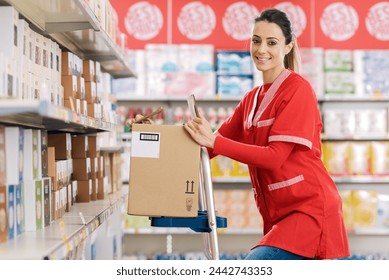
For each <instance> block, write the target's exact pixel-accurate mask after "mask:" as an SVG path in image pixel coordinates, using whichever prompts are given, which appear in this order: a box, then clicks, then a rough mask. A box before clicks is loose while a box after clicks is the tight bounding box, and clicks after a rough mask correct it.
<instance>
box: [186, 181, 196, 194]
mask: <svg viewBox="0 0 389 280" xmlns="http://www.w3.org/2000/svg"><path fill="white" fill-rule="evenodd" d="M189 183H190V184H191V186H190V191H189ZM193 185H194V181H191V182H189V181H186V192H185V193H188V194H194V190H193V189H194V186H193Z"/></svg>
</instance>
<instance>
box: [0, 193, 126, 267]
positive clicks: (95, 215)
mask: <svg viewBox="0 0 389 280" xmlns="http://www.w3.org/2000/svg"><path fill="white" fill-rule="evenodd" d="M126 195H127V193H126V188H123V190H122V191H121V192H117V193H112V194H109V195H108V197H107V198H106V199H104V200H97V201H92V202H89V203H76V204H74V205H73V207H72V208H71V211H70V212H67V213H65V215H64V216H63V217H62V218H60V219H58V220H55V221H54V222H53V223H52V224H51V225H50V226H49V227H45V228H44V229H43V230H39V231H36V232H24V233H23V234H22V235H21V236H20V237H17V238H16V239H14V240H9V241H7V242H5V243H0V252H1V254H0V259H8V260H10V259H11V260H12V259H24V260H34V259H38V260H39V259H41V260H42V259H59V260H60V259H68V258H72V256H75V255H77V254H78V253H79V252H77V250H78V251H82V249H80V247H81V246H84V245H83V243H85V242H86V241H88V239H90V238H91V237H92V236H93V235H94V233H96V231H97V230H98V229H99V228H100V227H101V226H102V225H103V224H104V223H108V221H109V220H110V219H111V218H112V217H114V216H121V215H122V213H121V207H122V205H123V203H124V201H125V199H126ZM119 226H120V225H116V227H118V228H120V227H119ZM104 234H106V233H104ZM110 257H112V256H102V258H103V259H109V258H110Z"/></svg>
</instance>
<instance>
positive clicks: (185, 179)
mask: <svg viewBox="0 0 389 280" xmlns="http://www.w3.org/2000/svg"><path fill="white" fill-rule="evenodd" d="M131 141H132V142H131V155H130V156H131V158H130V177H129V197H128V214H130V215H139V216H156V217H158V216H165V217H195V216H197V211H198V188H199V168H200V146H199V145H198V144H197V143H196V142H195V141H193V140H192V138H191V137H190V135H189V134H187V132H186V131H185V129H184V127H183V126H178V125H150V124H134V125H133V127H132V140H131Z"/></svg>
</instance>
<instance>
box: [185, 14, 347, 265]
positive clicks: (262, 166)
mask: <svg viewBox="0 0 389 280" xmlns="http://www.w3.org/2000/svg"><path fill="white" fill-rule="evenodd" d="M250 50H251V57H252V59H253V62H254V63H255V65H256V68H257V69H258V70H259V71H261V72H262V76H263V81H264V84H263V85H262V86H259V87H255V88H253V89H252V90H250V91H249V92H247V93H246V95H245V96H244V97H243V99H242V100H241V101H240V102H239V104H238V106H237V107H236V108H235V110H234V112H233V114H232V115H231V116H230V117H228V118H227V119H226V120H225V121H224V123H223V124H222V125H221V126H220V127H219V129H218V130H217V131H216V132H215V133H213V132H212V129H211V126H210V124H209V123H208V121H207V120H206V119H205V118H204V116H202V115H201V114H200V116H199V117H196V118H194V119H193V120H191V121H189V122H188V123H186V124H185V126H184V127H185V129H186V130H187V131H188V132H189V134H190V135H191V136H192V138H193V139H194V140H195V141H196V142H197V143H199V144H200V145H202V146H205V147H207V148H208V152H209V154H210V156H211V157H214V156H217V155H223V156H226V157H229V158H232V159H234V160H236V161H239V162H242V163H245V164H247V165H248V167H249V170H250V178H251V182H252V188H253V192H254V198H255V201H256V205H257V208H258V209H259V212H260V214H261V215H262V218H263V221H264V228H263V232H264V236H263V238H262V239H261V240H260V241H258V243H257V244H255V246H254V248H253V249H252V250H251V252H250V253H249V254H248V256H247V259H293V260H300V259H301V260H303V259H332V258H341V257H345V256H348V255H349V248H348V240H347V234H346V230H345V225H344V221H343V212H342V200H341V198H340V196H339V193H338V190H337V187H336V185H335V183H334V182H333V181H332V179H331V177H330V176H329V174H328V173H327V170H326V169H325V167H324V165H323V162H322V160H321V138H320V133H321V130H322V121H321V116H320V112H319V108H318V106H317V100H316V95H315V92H314V91H313V89H312V87H311V85H310V84H309V83H308V81H306V80H305V79H304V78H303V77H302V76H300V75H299V74H298V73H297V71H298V61H299V56H298V46H297V41H296V38H295V36H294V35H293V30H292V27H291V23H290V21H289V19H288V17H287V16H286V14H285V13H284V12H282V11H280V10H277V9H268V10H265V11H263V12H262V13H261V15H260V16H259V17H256V18H255V20H254V26H253V32H252V36H251V47H250Z"/></svg>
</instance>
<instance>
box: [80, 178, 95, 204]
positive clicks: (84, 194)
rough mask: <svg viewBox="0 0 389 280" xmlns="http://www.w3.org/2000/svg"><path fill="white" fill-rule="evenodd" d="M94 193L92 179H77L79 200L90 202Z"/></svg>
mask: <svg viewBox="0 0 389 280" xmlns="http://www.w3.org/2000/svg"><path fill="white" fill-rule="evenodd" d="M91 194H92V180H78V181H77V196H76V201H77V202H90V201H91Z"/></svg>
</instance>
